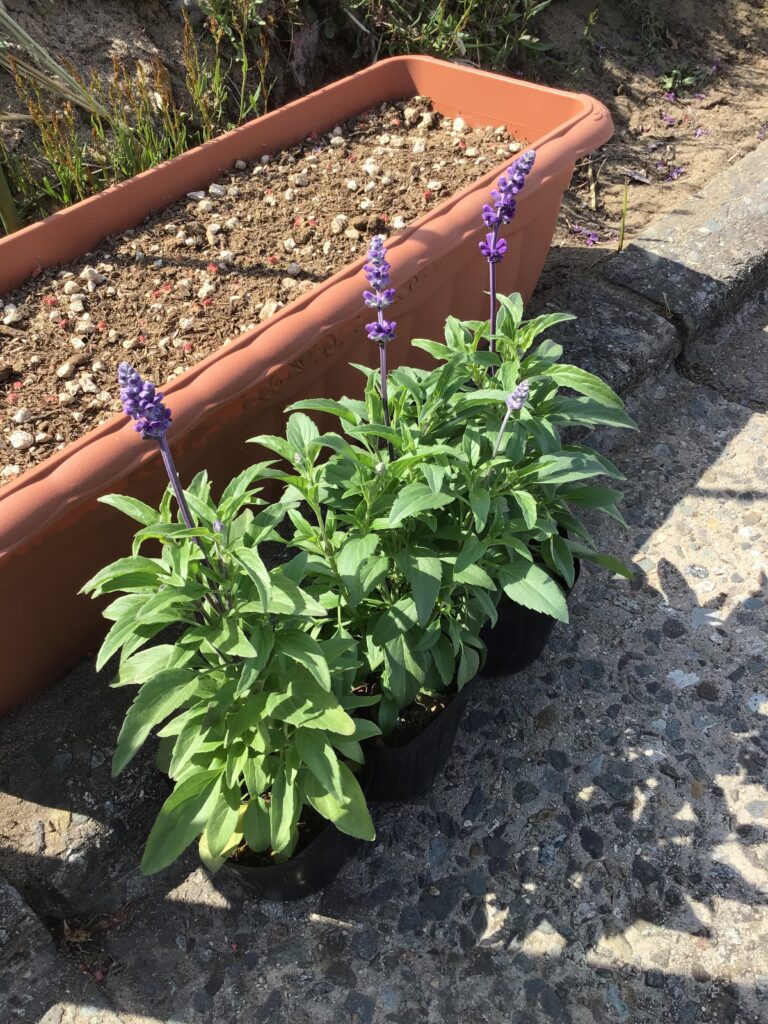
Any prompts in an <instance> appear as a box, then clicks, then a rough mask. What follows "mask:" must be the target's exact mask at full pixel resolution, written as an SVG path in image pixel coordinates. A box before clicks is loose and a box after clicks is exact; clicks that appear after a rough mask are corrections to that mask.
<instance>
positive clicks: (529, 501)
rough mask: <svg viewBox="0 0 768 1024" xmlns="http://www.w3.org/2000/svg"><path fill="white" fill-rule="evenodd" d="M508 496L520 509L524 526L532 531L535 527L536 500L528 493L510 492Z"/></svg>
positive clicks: (536, 515)
mask: <svg viewBox="0 0 768 1024" xmlns="http://www.w3.org/2000/svg"><path fill="white" fill-rule="evenodd" d="M510 496H511V497H512V498H514V499H515V501H516V502H517V504H518V506H519V507H520V511H521V512H522V514H523V520H524V521H525V525H526V526H527V527H528V529H529V530H532V529H533V528H534V527H535V526H536V519H537V517H538V510H537V507H536V499H535V498H534V496H533V495H532V494H530V493H529V492H528V491H517V490H516V491H512V492H511V494H510Z"/></svg>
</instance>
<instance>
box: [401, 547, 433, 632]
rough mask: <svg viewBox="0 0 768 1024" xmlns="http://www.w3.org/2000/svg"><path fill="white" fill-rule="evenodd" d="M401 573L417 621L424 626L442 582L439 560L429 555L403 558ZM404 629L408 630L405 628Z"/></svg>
mask: <svg viewBox="0 0 768 1024" xmlns="http://www.w3.org/2000/svg"><path fill="white" fill-rule="evenodd" d="M401 564H402V569H403V573H404V574H405V578H406V579H407V580H408V585H409V586H410V588H411V593H412V594H413V600H414V601H415V603H416V614H417V621H418V623H419V625H420V626H426V624H427V623H428V622H429V618H430V616H431V615H432V612H433V611H434V610H435V604H436V602H437V595H438V594H439V593H440V585H441V583H442V580H443V567H442V565H441V563H440V559H439V558H434V557H433V556H431V555H418V556H416V557H415V558H414V557H412V556H405V557H404V558H403V559H402V560H401ZM406 628H410V627H408V626H406Z"/></svg>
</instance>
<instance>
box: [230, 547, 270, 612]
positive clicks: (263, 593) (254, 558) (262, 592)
mask: <svg viewBox="0 0 768 1024" xmlns="http://www.w3.org/2000/svg"><path fill="white" fill-rule="evenodd" d="M232 557H233V558H234V559H235V560H236V561H237V562H238V563H239V564H240V565H242V567H243V568H244V569H245V571H246V572H247V573H248V575H249V576H250V578H251V579H252V580H253V582H254V583H255V584H256V589H257V591H258V593H259V597H260V598H261V603H262V606H263V609H264V611H267V609H268V608H269V602H270V598H271V597H272V581H271V580H270V577H269V570H268V569H267V567H266V566H265V565H264V562H263V561H262V559H261V555H260V554H259V553H258V551H257V550H256V548H248V547H246V546H245V545H244V544H238V545H237V546H236V547H235V548H234V549H233V550H232Z"/></svg>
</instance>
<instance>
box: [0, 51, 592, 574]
mask: <svg viewBox="0 0 768 1024" xmlns="http://www.w3.org/2000/svg"><path fill="white" fill-rule="evenodd" d="M392 66H395V67H401V68H402V69H403V71H404V72H405V73H407V72H408V71H410V70H411V69H413V68H416V69H419V68H425V67H429V66H432V67H437V68H445V67H451V68H456V72H457V73H460V74H462V75H469V76H473V77H478V78H482V79H483V80H484V81H487V80H488V79H492V80H493V81H497V82H501V83H504V85H505V87H507V88H509V89H510V90H513V89H514V90H520V91H522V92H526V93H531V94H532V95H535V94H542V93H545V94H547V95H549V96H552V95H556V96H558V97H562V98H563V99H566V100H568V101H569V102H571V103H572V104H573V106H574V108H575V112H574V113H573V114H572V116H571V117H570V118H569V119H567V120H566V121H564V122H562V123H561V124H559V125H558V127H557V128H555V129H553V130H552V131H550V132H548V133H546V134H545V135H544V136H543V137H542V138H540V139H532V140H531V142H530V145H531V146H535V148H536V152H537V159H536V163H535V165H534V168H533V172H532V173H531V175H530V181H529V186H528V187H529V189H531V190H532V189H533V188H534V187H535V186H536V185H537V184H542V183H544V182H546V181H547V180H548V179H549V178H551V177H553V176H554V175H556V174H557V173H558V172H559V171H562V166H563V162H564V161H563V156H562V153H560V152H557V149H558V147H557V145H555V144H556V143H557V141H558V140H559V139H560V138H561V137H562V136H563V135H565V134H568V135H569V141H570V143H571V146H570V150H569V152H570V153H571V154H573V153H574V152H575V154H576V156H577V157H578V156H579V155H583V154H584V153H586V152H589V151H590V150H591V149H593V148H594V147H595V145H599V144H601V143H602V142H603V141H605V139H606V138H607V137H609V136H610V132H611V122H610V116H609V114H608V111H607V110H606V108H605V107H604V106H603V105H602V104H601V103H600V102H599V101H597V100H595V99H593V98H591V97H589V96H586V95H584V94H579V93H569V92H565V91H563V90H559V89H550V88H548V87H545V86H540V85H536V84H534V83H527V82H520V81H518V80H516V79H509V78H508V77H506V76H503V75H499V74H494V73H491V72H484V71H479V70H477V69H474V68H465V67H463V66H456V65H451V64H450V63H449V62H445V61H439V60H436V59H435V58H432V57H422V56H416V57H412V56H404V57H392V58H388V59H387V60H384V61H380V62H379V63H378V64H374V65H372V66H371V67H368V68H365V69H363V70H362V71H359V72H357V73H356V74H354V75H351V76H348V77H347V78H344V79H341V80H340V81H339V82H335V83H332V84H331V85H328V86H325V87H324V88H323V89H320V90H318V91H317V92H316V93H311V94H309V95H308V96H304V97H301V98H299V99H297V100H294V101H292V102H291V103H289V104H286V105H285V106H284V107H281V108H279V109H278V110H275V111H273V112H271V113H270V114H266V115H264V117H262V118H258V119H256V120H255V121H252V122H249V123H247V124H245V125H242V126H240V127H239V128H236V129H234V130H233V131H232V132H228V133H226V134H224V135H222V136H219V137H217V138H216V139H214V140H212V141H211V142H208V143H204V144H203V145H202V146H199V147H195V149H192V150H189V151H187V152H186V153H183V154H181V155H180V156H178V157H176V158H174V159H173V160H171V161H168V162H166V163H164V164H161V165H158V166H157V167H154V168H152V169H151V170H149V171H145V172H143V173H142V174H140V175H137V176H136V177H135V178H132V179H129V180H128V181H126V182H122V183H119V184H117V185H114V186H112V187H110V188H109V189H106V190H105V191H104V192H100V193H98V194H97V195H95V196H92V197H89V198H88V199H85V200H83V201H82V202H80V203H77V204H75V205H74V206H71V207H68V208H67V209H66V210H63V211H60V212H58V213H55V214H53V215H52V216H51V217H49V218H47V219H46V220H44V221H42V222H40V223H37V224H33V225H30V226H29V227H27V228H24V229H22V230H21V231H20V232H17V233H15V234H14V235H11V236H8V237H7V238H5V239H3V240H0V256H2V257H4V259H0V265H3V264H4V265H5V266H6V267H7V266H13V265H14V252H15V250H16V249H17V248H21V247H22V246H24V245H25V244H26V240H27V239H28V238H30V237H32V236H33V233H34V237H35V238H36V239H38V240H39V241H44V240H45V239H46V238H47V237H48V236H49V235H50V234H51V233H52V232H53V231H54V230H55V231H56V232H58V231H59V230H60V225H61V224H62V223H64V224H66V225H72V226H73V230H74V227H75V225H76V223H77V218H78V217H80V216H81V215H82V214H83V213H84V212H85V211H93V210H107V209H108V208H109V206H110V205H111V204H113V203H115V202H116V200H117V199H118V198H119V199H120V200H121V201H122V199H123V195H124V192H125V190H126V189H127V187H128V186H130V187H131V189H133V190H135V191H137V192H140V191H141V189H142V188H143V187H144V186H146V185H148V183H149V182H154V180H155V178H156V177H157V176H158V175H165V176H168V175H169V174H170V173H171V170H172V169H175V168H180V167H182V166H184V165H185V161H188V160H189V159H190V158H192V157H193V156H195V155H196V154H199V153H200V152H203V151H208V152H209V153H210V154H211V156H213V154H214V153H215V152H216V151H217V150H216V147H220V146H227V147H231V144H232V140H233V139H238V138H242V137H244V135H245V133H248V132H253V130H254V126H255V125H258V126H260V131H262V132H263V133H265V132H267V131H268V129H269V126H270V124H273V123H275V119H276V118H278V117H281V118H283V119H285V118H286V117H287V116H288V113H289V112H291V111H293V110H298V109H299V108H300V107H301V105H302V104H305V103H307V102H308V101H309V100H310V99H312V98H313V97H317V96H318V95H323V96H326V97H328V98H329V99H332V97H333V95H334V93H335V92H337V91H338V90H339V89H340V87H341V86H348V85H349V83H350V82H354V81H355V80H360V79H361V78H363V77H364V76H367V77H372V76H375V75H383V71H382V69H386V68H387V67H392ZM468 113H470V112H469V111H468ZM485 116H486V120H489V118H488V117H487V115H485ZM490 120H493V118H490ZM285 145H290V143H286V144H285ZM279 148H285V146H281V147H279ZM512 159H513V157H512V156H510V159H509V160H506V161H504V162H502V163H500V164H498V165H496V166H494V167H493V168H492V169H490V170H488V171H487V172H485V173H484V174H483V175H482V176H481V177H479V178H477V179H476V180H475V181H474V182H472V183H471V184H470V185H468V186H467V187H465V188H464V189H462V190H461V191H459V192H457V193H455V194H454V195H452V196H451V197H449V198H448V199H446V200H445V201H444V202H443V203H441V204H439V205H438V206H437V207H435V209H434V210H432V211H430V212H429V213H427V214H425V215H424V216H422V217H420V218H418V219H417V220H415V221H413V222H412V223H411V224H410V225H409V226H408V227H407V228H405V229H404V230H403V231H401V232H399V233H398V235H397V236H396V237H395V238H393V239H392V240H391V241H389V242H388V243H387V244H388V247H389V251H390V258H391V261H392V265H393V274H392V277H393V284H394V286H395V287H396V288H398V291H399V293H400V295H402V296H403V299H402V305H401V307H400V308H407V305H408V285H409V282H410V281H413V280H414V275H413V273H412V270H413V267H414V265H415V266H416V267H418V268H420V269H421V268H424V267H427V266H429V265H431V264H432V263H434V261H435V255H434V254H435V252H439V253H444V252H446V251H450V250H451V249H453V248H455V247H457V246H459V245H460V244H461V243H462V241H463V240H464V239H465V238H466V237H467V235H469V234H473V233H479V231H480V227H479V223H480V222H479V214H478V211H479V208H480V207H479V204H478V199H479V195H480V194H481V193H486V192H487V191H488V189H489V188H490V187H491V185H492V183H493V182H494V181H495V179H496V178H497V177H498V175H499V174H500V173H501V172H502V171H503V170H504V169H505V168H506V167H508V166H509V163H510V162H511V160H512ZM230 163H231V161H230ZM227 166H229V164H227ZM224 171H225V168H223V167H222V168H221V169H220V170H219V171H216V172H215V173H213V175H212V176H210V175H209V176H208V181H211V180H214V179H215V178H216V177H218V176H219V175H220V174H221V173H224ZM187 191H189V189H187V188H186V187H185V189H184V191H183V192H182V193H181V194H180V195H177V197H176V199H178V198H182V197H183V195H185V194H186V192H187ZM174 201H176V200H175V199H169V200H168V202H167V203H166V204H165V206H164V207H162V208H163V209H164V208H166V207H167V206H170V205H171V204H172V203H173V202H174ZM149 212H151V211H146V212H145V213H143V214H141V216H138V217H137V220H135V221H134V223H141V221H142V220H143V219H144V217H146V216H147V215H148V213H149ZM449 212H454V214H455V216H454V218H453V221H454V223H453V224H452V226H451V231H450V232H446V231H445V230H444V228H443V229H442V230H441V229H440V228H439V227H438V229H437V230H435V226H434V225H433V222H434V221H437V220H439V219H440V218H444V217H445V215H446V214H447V213H449ZM457 219H458V220H459V222H460V230H457V224H456V220H457ZM475 222H477V223H475ZM525 222H526V210H525V204H524V203H521V204H520V212H519V215H518V217H517V218H516V221H515V223H516V226H517V227H522V226H524V224H525ZM123 230H126V229H123ZM104 237H106V236H104ZM102 241H103V238H102ZM99 244H100V243H99ZM82 255H83V254H82V253H81V256H82ZM77 258H79V257H77V256H74V257H72V260H74V259H77ZM364 262H365V257H364V256H361V257H360V258H359V259H357V260H355V261H354V262H352V263H348V264H346V265H345V266H344V267H342V268H341V269H340V270H339V271H337V272H336V273H335V274H333V275H332V276H331V277H329V278H327V279H326V280H325V281H323V282H321V283H320V284H319V285H317V286H316V287H315V288H313V289H312V291H311V292H308V293H306V294H305V295H303V296H301V297H299V298H297V299H295V300H294V301H292V302H290V303H289V304H287V305H286V306H285V307H283V309H281V310H279V311H278V312H277V313H276V314H275V315H273V316H272V317H270V318H269V319H268V320H267V321H265V322H264V323H263V324H260V325H258V326H257V327H255V328H253V329H251V330H248V331H245V332H244V333H242V334H240V335H238V336H236V337H234V338H233V339H232V341H231V342H230V343H229V344H227V345H223V346H221V347H220V348H219V349H217V350H216V351H215V352H213V353H211V354H210V355H209V356H207V357H206V358H205V359H203V360H202V361H201V362H199V363H197V364H195V365H194V366H192V367H190V369H188V370H186V371H185V372H184V373H182V374H180V375H179V376H178V377H177V378H175V379H174V380H173V381H172V382H170V383H169V384H168V385H167V386H166V387H163V392H164V394H165V395H166V396H167V398H168V401H169V404H170V406H171V408H172V410H173V414H174V425H173V426H172V427H171V431H170V438H171V441H172V442H173V439H174V438H180V437H183V436H186V435H187V434H189V433H190V432H191V431H192V430H194V428H195V426H196V425H197V423H198V422H199V421H200V420H201V419H202V418H203V417H205V416H206V415H207V414H208V413H210V411H211V410H212V409H214V408H215V407H216V406H217V405H219V404H220V403H222V402H223V401H225V400H226V401H231V400H232V399H234V398H237V397H238V395H241V394H243V393H245V392H247V391H248V390H249V388H250V387H251V386H252V384H253V381H252V380H251V379H250V378H244V377H242V376H241V377H239V378H238V374H237V369H238V366H237V364H238V362H242V359H240V360H239V359H238V357H242V355H243V353H244V350H246V349H247V348H248V347H249V346H251V344H252V343H254V342H256V341H257V339H263V342H262V345H261V348H260V355H261V358H262V359H264V357H265V356H266V357H267V358H268V359H269V369H268V370H267V371H266V373H265V374H264V378H265V379H266V380H269V379H270V377H272V376H273V375H274V374H276V373H277V372H278V371H279V370H280V368H281V366H283V365H284V363H285V362H286V354H285V350H284V349H285V346H284V343H283V341H282V339H283V338H284V337H285V330H283V332H282V334H281V332H280V328H281V327H283V328H284V325H285V321H286V320H287V319H288V318H289V317H291V316H293V315H294V314H295V313H297V312H300V311H303V310H307V309H310V308H311V309H313V312H314V313H315V319H316V320H318V321H319V322H321V323H328V322H333V323H335V324H338V323H339V322H340V321H341V320H343V321H345V322H347V323H350V322H353V321H354V320H360V323H361V324H362V320H363V313H362V311H361V309H360V305H361V303H360V298H359V294H358V293H359V291H360V290H361V288H362V287H363V282H362V281H361V280H360V277H361V270H362V266H363V264H364ZM49 265H50V264H49ZM398 267H405V268H406V269H407V270H409V275H408V278H406V277H405V275H404V274H403V272H402V271H401V272H400V274H398ZM1 276H2V275H0V278H1ZM27 277H28V275H26V274H25V275H24V279H26V278H27ZM18 283H21V282H18ZM0 284H2V280H1V279H0ZM15 286H17V285H15ZM396 308H397V307H396ZM340 314H341V315H340ZM276 328H277V330H275V329H276ZM270 333H274V334H276V335H277V338H276V339H275V340H272V339H269V337H268V336H269V334H270ZM265 336H266V337H265ZM316 344H317V338H316V337H310V338H304V339H302V340H301V341H300V342H299V343H297V344H296V347H295V348H294V349H293V350H292V351H291V352H290V356H289V357H290V360H291V361H296V360H299V359H301V357H302V355H303V354H304V353H306V352H307V351H308V350H309V349H311V348H312V347H313V346H314V345H316ZM227 363H229V364H231V369H230V372H228V373H221V375H220V377H221V379H220V380H217V381H213V382H212V381H211V380H210V379H205V378H206V375H207V371H208V370H209V369H210V368H211V367H214V366H220V364H227ZM156 383H157V384H158V385H161V386H162V384H163V382H162V381H157V382H156ZM212 385H213V386H212ZM156 455H157V452H156V446H155V445H151V444H150V445H147V444H143V443H142V442H141V441H140V439H139V438H138V437H137V435H136V433H135V431H134V430H133V428H132V424H131V423H130V421H128V420H127V419H126V417H125V416H122V415H120V414H117V415H115V416H113V417H112V418H111V419H109V420H108V421H106V422H105V423H103V424H101V425H100V426H98V427H96V428H94V429H93V430H90V431H89V432H88V433H86V434H84V435H83V436H82V437H80V438H78V439H77V440H76V441H74V442H73V443H72V444H69V445H67V446H66V447H65V448H64V449H62V450H61V451H60V452H57V453H55V454H53V455H51V456H50V457H49V458H47V459H45V460H44V461H43V462H42V463H40V464H38V465H37V466H33V467H31V468H30V469H29V470H27V471H26V472H24V473H23V474H22V475H21V476H20V477H19V478H18V480H16V481H14V482H13V483H9V484H6V485H5V486H4V487H3V488H2V490H0V509H2V520H3V521H4V522H5V524H6V525H5V527H4V529H3V533H2V536H1V537H0V562H1V561H2V559H3V558H4V557H7V556H9V555H11V554H13V552H14V551H16V550H17V549H19V548H22V547H26V546H28V545H29V544H30V543H31V542H34V539H35V536H36V535H38V534H41V533H44V532H45V531H46V530H47V529H48V528H49V526H50V525H51V523H52V522H53V521H55V520H57V519H59V518H60V516H61V515H62V513H63V512H66V511H68V510H70V509H72V508H74V507H78V506H81V505H83V504H84V503H87V502H89V501H91V500H92V499H94V498H95V497H97V496H98V495H100V494H103V493H107V492H108V491H109V490H110V489H111V487H112V486H113V484H114V483H115V482H116V481H118V480H120V479H121V478H122V477H124V476H125V475H126V474H127V473H129V472H131V471H133V470H136V469H137V468H138V467H139V466H140V465H142V464H143V463H145V462H146V461H147V460H148V459H151V458H154V457H156ZM32 514H33V517H34V526H33V528H32V529H30V523H29V521H28V516H30V515H32Z"/></svg>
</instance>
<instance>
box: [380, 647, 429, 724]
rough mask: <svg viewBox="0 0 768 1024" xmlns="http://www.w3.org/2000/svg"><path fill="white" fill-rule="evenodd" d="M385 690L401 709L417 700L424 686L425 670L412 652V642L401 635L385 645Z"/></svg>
mask: <svg viewBox="0 0 768 1024" xmlns="http://www.w3.org/2000/svg"><path fill="white" fill-rule="evenodd" d="M383 649H384V662H385V666H386V670H385V673H384V679H383V683H384V690H385V692H386V693H387V694H388V696H390V697H392V698H393V699H394V700H395V702H396V703H397V706H398V707H400V708H404V707H407V706H408V705H409V704H410V703H411V702H412V701H414V700H415V699H416V695H417V693H418V692H419V690H420V689H421V687H422V686H423V684H424V678H425V677H424V669H423V667H422V665H421V663H420V661H419V660H418V659H417V658H416V657H414V654H413V651H412V650H411V640H410V638H409V637H408V636H407V635H405V634H402V633H401V634H399V635H398V636H396V637H394V638H393V639H392V640H389V641H388V642H387V643H386V644H384V647H383Z"/></svg>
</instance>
